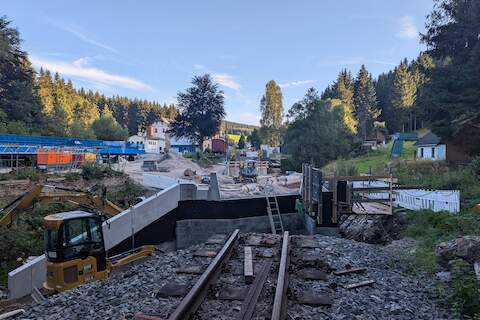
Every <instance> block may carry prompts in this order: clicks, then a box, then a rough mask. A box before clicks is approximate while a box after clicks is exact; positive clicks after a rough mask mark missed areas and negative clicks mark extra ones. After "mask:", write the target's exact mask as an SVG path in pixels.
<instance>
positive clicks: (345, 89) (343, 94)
mask: <svg viewBox="0 0 480 320" xmlns="http://www.w3.org/2000/svg"><path fill="white" fill-rule="evenodd" d="M353 91H354V83H353V80H352V75H351V74H350V72H348V71H347V69H344V70H342V71H341V72H340V74H339V75H338V77H337V81H336V82H335V98H337V99H339V100H340V101H341V102H342V104H343V108H344V119H343V121H344V122H345V125H346V126H347V127H348V128H349V129H350V131H351V132H352V133H353V134H356V133H357V126H358V121H357V119H356V118H355V116H354V103H353Z"/></svg>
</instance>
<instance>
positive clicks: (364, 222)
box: [339, 213, 406, 244]
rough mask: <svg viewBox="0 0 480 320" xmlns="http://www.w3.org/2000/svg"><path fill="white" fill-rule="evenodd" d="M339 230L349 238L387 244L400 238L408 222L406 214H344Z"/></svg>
mask: <svg viewBox="0 0 480 320" xmlns="http://www.w3.org/2000/svg"><path fill="white" fill-rule="evenodd" d="M339 222H340V223H339V232H340V234H341V235H342V236H343V237H345V238H347V239H352V240H356V241H360V242H366V243H374V244H377V243H380V244H385V243H388V242H390V241H392V240H396V239H399V237H400V232H401V231H402V229H403V226H404V225H405V223H406V218H405V214H403V213H395V214H393V215H356V214H352V215H343V216H341V217H340V221H339Z"/></svg>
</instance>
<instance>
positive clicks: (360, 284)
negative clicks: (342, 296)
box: [344, 280, 375, 289]
mask: <svg viewBox="0 0 480 320" xmlns="http://www.w3.org/2000/svg"><path fill="white" fill-rule="evenodd" d="M374 283H375V280H365V281H362V282H357V283H352V284H347V285H345V286H344V288H345V289H355V288H360V287H365V286H370V285H372V284H374Z"/></svg>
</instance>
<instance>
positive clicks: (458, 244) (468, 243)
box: [435, 236, 480, 267]
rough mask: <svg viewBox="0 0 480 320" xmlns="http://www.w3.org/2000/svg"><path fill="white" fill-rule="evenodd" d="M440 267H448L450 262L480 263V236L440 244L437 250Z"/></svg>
mask: <svg viewBox="0 0 480 320" xmlns="http://www.w3.org/2000/svg"><path fill="white" fill-rule="evenodd" d="M435 254H436V255H437V258H438V262H439V263H440V265H442V266H444V267H447V266H448V262H449V261H451V260H455V259H458V258H460V259H463V260H465V261H467V262H468V263H471V264H474V263H475V262H478V261H480V236H464V237H461V238H457V239H453V240H450V241H445V242H442V243H440V244H439V245H438V246H437V248H436V249H435Z"/></svg>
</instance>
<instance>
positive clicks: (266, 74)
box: [0, 0, 433, 124]
mask: <svg viewBox="0 0 480 320" xmlns="http://www.w3.org/2000/svg"><path fill="white" fill-rule="evenodd" d="M432 6H433V3H432V0H402V1H392V0H362V1H359V0H308V1H307V0H296V1H293V0H292V1H283V0H276V1H275V0H262V1H260V0H242V1H224V0H223V1H221V0H216V1H213V0H202V1H198V0H191V1H154V0H149V1H138V0H137V1H133V0H128V1H118V0H117V1H114V0H104V1H90V0H83V1H78V0H77V1H60V0H58V1H57V0H55V1H54V0H49V1H34V0H31V1H26V0H15V1H5V0H4V1H2V6H1V9H0V14H1V15H3V14H5V15H7V16H8V17H9V18H10V19H11V20H13V25H14V26H16V27H18V29H19V30H20V32H21V35H22V38H23V40H24V42H23V48H24V49H25V50H26V51H27V52H28V53H29V55H30V59H31V60H32V62H33V64H34V66H35V67H36V68H38V67H39V66H44V67H46V68H48V69H51V70H53V71H58V72H60V73H61V74H62V75H63V76H64V77H66V78H70V79H72V81H73V82H74V84H75V85H76V86H83V87H86V88H91V89H94V90H99V91H102V92H103V93H105V94H106V95H113V94H119V95H126V96H129V97H138V98H142V99H154V100H157V101H159V102H162V103H163V102H167V103H172V102H175V96H176V94H177V92H178V91H181V90H184V89H185V88H187V87H188V86H189V85H190V81H191V78H192V77H193V76H194V75H200V74H203V73H206V72H208V73H211V74H212V75H213V76H214V78H215V79H216V81H217V82H218V83H219V84H220V86H221V88H222V90H224V92H225V95H226V100H225V101H226V111H227V119H228V120H232V121H239V122H245V123H251V124H257V123H258V119H259V115H260V114H259V101H260V98H261V96H262V94H263V92H264V89H265V84H266V83H267V81H268V80H270V79H274V80H275V81H276V82H277V83H279V84H280V85H281V87H282V92H283V96H284V108H285V110H287V109H288V108H289V107H290V106H291V105H292V104H293V103H294V102H295V101H296V100H298V99H301V98H302V97H303V95H304V93H305V92H306V90H307V88H309V87H312V86H313V87H315V88H317V89H318V90H319V91H322V90H323V89H324V88H325V87H326V86H327V85H328V84H330V83H331V82H332V81H333V80H334V79H335V78H336V76H337V74H338V72H339V71H340V69H341V68H348V69H350V70H351V71H352V72H353V73H354V74H356V73H357V71H358V69H359V67H360V65H361V64H362V63H364V64H365V65H366V66H367V69H368V70H369V71H370V72H372V73H373V74H374V75H378V74H379V73H381V72H383V71H387V70H389V69H392V68H393V67H394V65H395V64H397V63H398V62H399V61H400V60H401V59H403V58H404V57H407V58H409V59H413V58H415V57H416V56H417V55H418V53H419V52H420V51H421V50H424V49H425V48H424V46H423V45H422V44H420V43H419V37H418V33H419V32H421V31H422V30H423V29H424V23H425V16H426V15H427V14H428V12H430V10H431V8H432Z"/></svg>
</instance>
